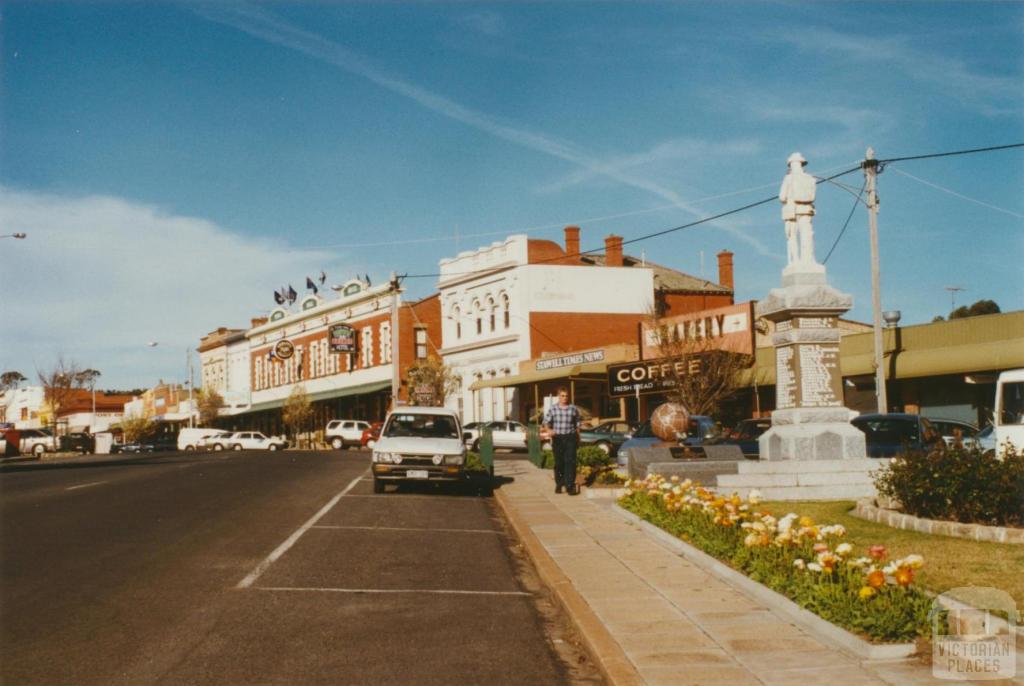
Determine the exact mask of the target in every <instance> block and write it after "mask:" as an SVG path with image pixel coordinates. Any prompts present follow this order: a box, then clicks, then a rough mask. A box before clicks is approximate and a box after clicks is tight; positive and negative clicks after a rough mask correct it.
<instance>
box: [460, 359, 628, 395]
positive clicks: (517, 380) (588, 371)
mask: <svg viewBox="0 0 1024 686" xmlns="http://www.w3.org/2000/svg"><path fill="white" fill-rule="evenodd" d="M607 371H608V363H607V362H589V363H587V364H577V365H574V366H572V367H558V368H556V369H545V370H543V371H539V372H538V371H532V372H526V373H525V374H517V375H515V376H499V377H498V378H496V379H481V380H479V381H474V382H473V384H472V385H471V386H470V387H469V390H471V391H478V390H480V389H481V388H507V387H509V386H522V385H523V384H528V383H539V382H541V381H551V380H554V379H572V378H578V377H581V376H587V375H591V376H601V375H604V374H605V373H607Z"/></svg>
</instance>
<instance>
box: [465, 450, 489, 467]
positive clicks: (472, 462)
mask: <svg viewBox="0 0 1024 686" xmlns="http://www.w3.org/2000/svg"><path fill="white" fill-rule="evenodd" d="M466 471H467V472H486V471H488V470H487V466H486V465H484V462H483V460H481V459H480V453H475V452H473V451H471V450H469V451H466Z"/></svg>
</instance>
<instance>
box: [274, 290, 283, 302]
mask: <svg viewBox="0 0 1024 686" xmlns="http://www.w3.org/2000/svg"><path fill="white" fill-rule="evenodd" d="M274 302H276V303H277V304H278V305H284V296H283V295H281V294H280V293H279V292H277V291H274Z"/></svg>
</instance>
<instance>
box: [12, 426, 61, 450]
mask: <svg viewBox="0 0 1024 686" xmlns="http://www.w3.org/2000/svg"><path fill="white" fill-rule="evenodd" d="M20 447H21V454H22V455H35V456H36V457H39V456H40V455H42V454H43V453H55V452H57V439H56V438H54V436H53V434H52V433H50V432H49V431H48V430H47V429H22V430H21V446H20Z"/></svg>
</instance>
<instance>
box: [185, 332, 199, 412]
mask: <svg viewBox="0 0 1024 686" xmlns="http://www.w3.org/2000/svg"><path fill="white" fill-rule="evenodd" d="M185 357H186V358H188V428H190V429H192V428H195V425H194V424H193V418H194V417H195V416H196V412H195V407H194V406H193V405H192V385H193V381H192V349H191V348H188V347H186V348H185Z"/></svg>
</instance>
